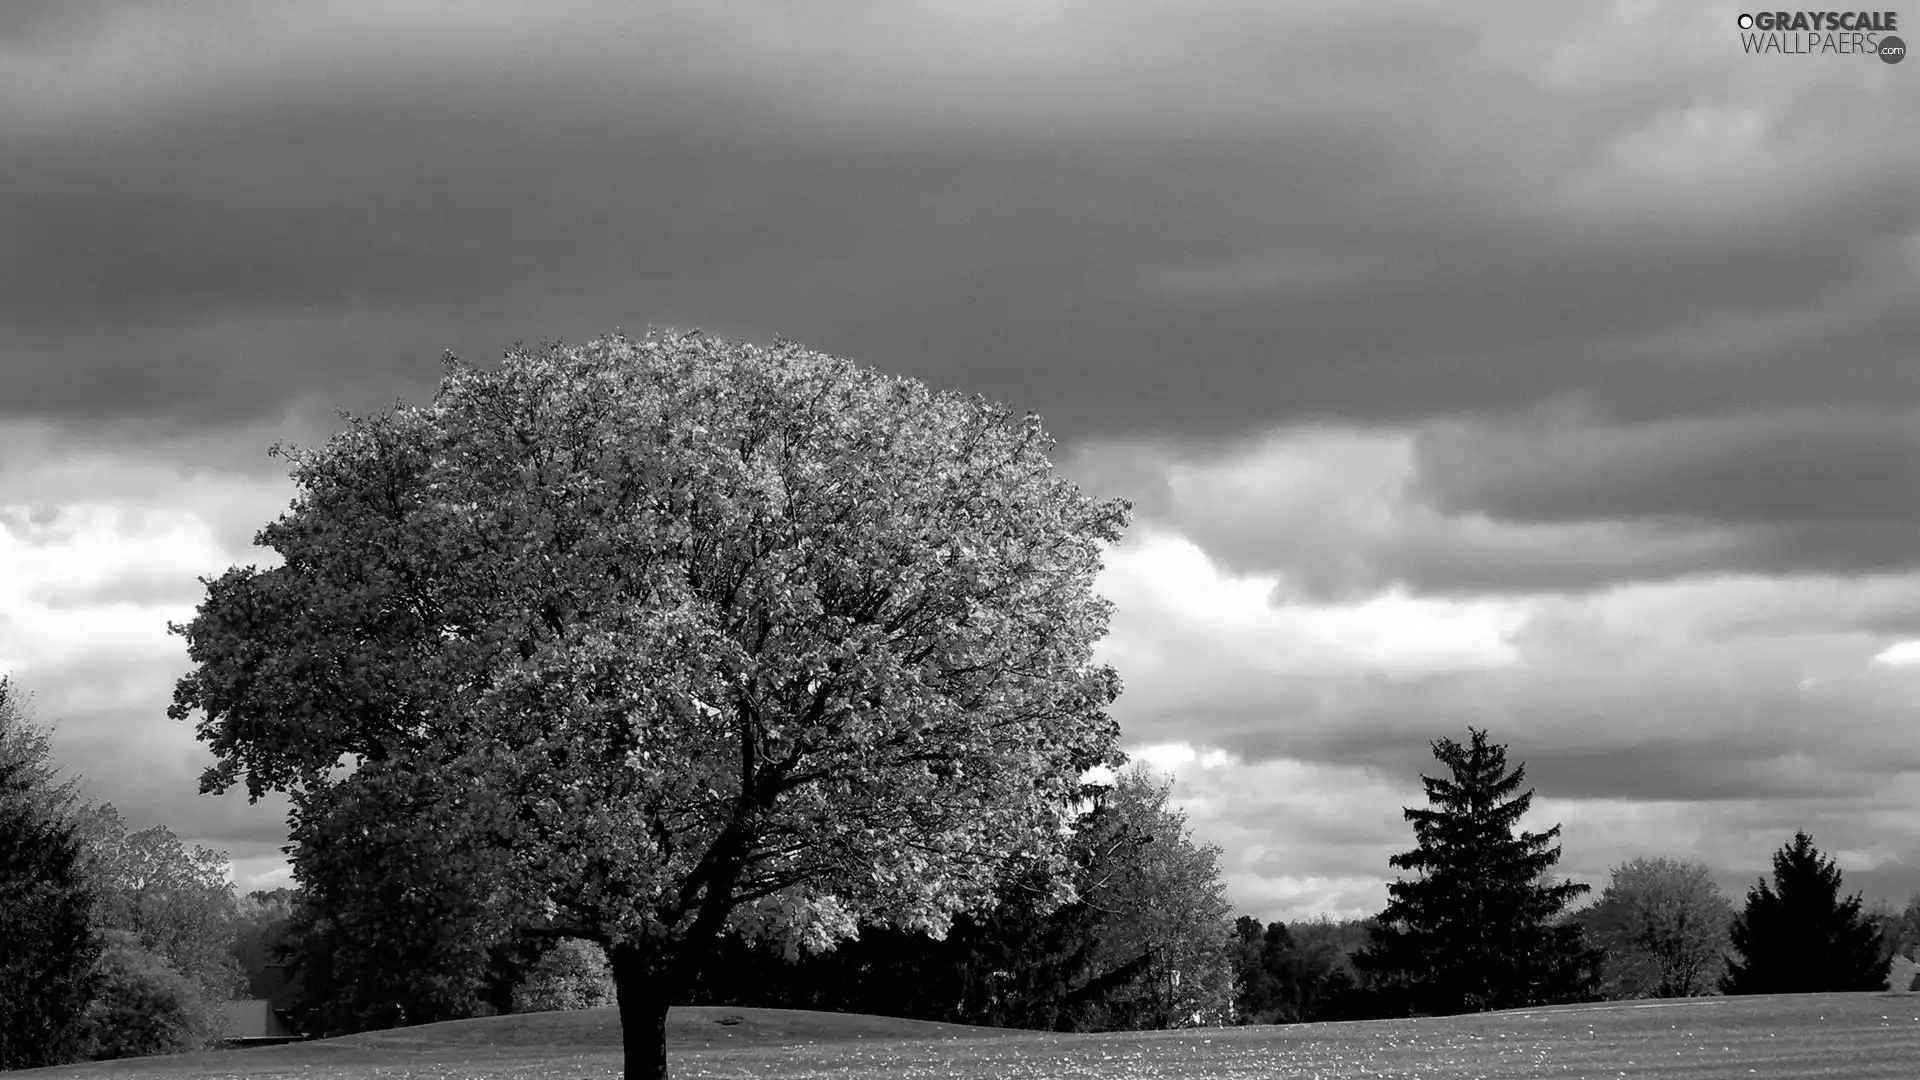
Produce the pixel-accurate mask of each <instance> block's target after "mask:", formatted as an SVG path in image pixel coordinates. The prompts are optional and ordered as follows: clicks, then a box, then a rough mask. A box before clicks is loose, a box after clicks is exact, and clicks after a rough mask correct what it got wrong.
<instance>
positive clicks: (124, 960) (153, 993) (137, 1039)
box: [87, 930, 226, 1058]
mask: <svg viewBox="0 0 1920 1080" xmlns="http://www.w3.org/2000/svg"><path fill="white" fill-rule="evenodd" d="M105 937H106V949H105V951H104V952H102V953H101V955H100V963H99V968H98V973H99V979H100V982H99V987H98V990H97V991H96V993H95V995H94V998H93V1001H92V1002H91V1003H90V1004H89V1005H88V1006H87V1027H88V1034H89V1041H90V1052H91V1054H92V1056H93V1057H95V1058H122V1057H146V1056H148V1055H150V1054H177V1053H180V1052H182V1051H186V1050H198V1049H200V1048H201V1047H204V1046H206V1045H207V1044H208V1043H209V1042H211V1041H212V1040H214V1039H217V1038H220V1037H222V1036H224V1035H225V1034H226V1033H225V1031H224V1030H223V1029H222V1026H221V1025H222V1017H221V1015H220V1013H219V1011H218V1009H217V1008H216V1004H217V1003H216V1002H213V1001H209V1000H208V999H207V998H206V996H205V995H204V994H203V992H202V989H201V987H200V986H199V985H197V984H196V983H195V981H194V980H193V979H191V978H189V977H187V976H185V975H183V974H181V973H180V972H179V971H178V970H176V969H175V968H174V967H173V965H171V964H169V963H167V961H166V959H165V958H164V957H162V956H160V955H158V954H156V953H154V952H153V951H152V950H150V949H148V948H147V947H146V946H145V945H144V944H143V943H142V942H141V939H140V937H139V936H138V935H136V934H134V933H132V932H130V931H126V930H109V931H107V933H106V935H105Z"/></svg>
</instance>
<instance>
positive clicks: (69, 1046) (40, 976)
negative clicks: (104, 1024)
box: [0, 677, 101, 1070]
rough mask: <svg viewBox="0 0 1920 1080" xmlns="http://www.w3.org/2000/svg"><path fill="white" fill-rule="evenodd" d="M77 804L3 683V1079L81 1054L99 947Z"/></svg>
mask: <svg viewBox="0 0 1920 1080" xmlns="http://www.w3.org/2000/svg"><path fill="white" fill-rule="evenodd" d="M71 802H72V783H71V781H63V780H61V779H60V778H59V777H58V775H57V774H56V771H55V770H54V768H53V767H52V764H51V762H50V760H49V757H48V740H47V736H46V733H45V732H43V731H41V730H39V729H38V728H36V727H34V726H33V725H32V724H30V723H29V722H28V721H27V718H26V716H25V715H24V710H23V709H22V708H21V703H20V701H19V700H18V698H17V697H16V696H15V690H14V688H13V685H12V683H11V682H10V681H9V680H8V679H6V678H5V677H0V1070H4V1069H26V1068H34V1067H36V1066H41V1065H57V1064H61V1063H63V1062H67V1061H71V1060H74V1059H75V1058H78V1057H80V1056H82V1055H83V1054H84V1053H85V1049H86V1041H87V1027H86V1007H87V1003H88V1001H90V1000H91V999H92V997H93V994H94V989H95V986H96V984H97V979H98V977H97V975H96V974H95V971H94V964H95V961H96V959H97V958H98V956H99V955H100V948H101V945H100V941H99V937H98V935H97V934H96V933H95V932H94V929H93V909H94V897H93V891H92V889H91V888H89V887H88V883H87V880H86V878H85V876H84V874H83V873H82V870H81V865H80V860H81V856H82V850H81V844H80V840H79V838H78V837H77V836H76V834H75V830H74V827H73V825H72V823H71V820H70V819H69V816H68V811H69V809H70V807H71Z"/></svg>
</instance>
